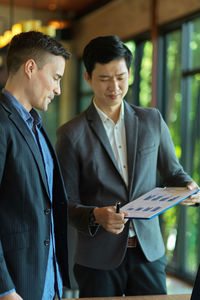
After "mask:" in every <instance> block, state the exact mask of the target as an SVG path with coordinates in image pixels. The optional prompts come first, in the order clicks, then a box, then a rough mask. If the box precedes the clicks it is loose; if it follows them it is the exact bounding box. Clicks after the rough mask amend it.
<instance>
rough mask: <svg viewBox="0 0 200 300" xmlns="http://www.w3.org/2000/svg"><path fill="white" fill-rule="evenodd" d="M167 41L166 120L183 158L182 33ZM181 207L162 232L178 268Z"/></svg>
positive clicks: (169, 256)
mask: <svg viewBox="0 0 200 300" xmlns="http://www.w3.org/2000/svg"><path fill="white" fill-rule="evenodd" d="M165 39H166V45H167V48H166V76H165V77H166V81H165V85H166V87H165V89H166V100H167V101H166V103H164V107H165V109H164V110H165V120H166V122H167V124H168V127H169V130H170V133H171V136H172V139H173V142H174V145H175V149H176V154H177V156H178V158H180V157H181V147H180V145H181V140H180V119H181V103H182V97H181V31H175V32H172V33H169V34H167V35H166V37H165ZM178 214H179V206H178V205H177V206H175V207H173V208H171V209H169V210H168V211H166V212H165V213H164V214H162V216H161V218H162V232H163V238H164V243H165V247H166V256H167V260H168V265H170V266H171V267H173V268H176V267H177V265H178V261H177V256H176V253H175V252H176V251H175V249H176V246H177V245H176V244H177V229H178Z"/></svg>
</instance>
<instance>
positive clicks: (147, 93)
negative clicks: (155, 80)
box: [139, 41, 153, 107]
mask: <svg viewBox="0 0 200 300" xmlns="http://www.w3.org/2000/svg"><path fill="white" fill-rule="evenodd" d="M152 51H153V48H152V43H151V42H150V41H147V42H146V43H145V46H144V54H143V58H142V65H141V71H140V96H139V98H140V105H141V106H145V107H148V106H150V103H151V81H152V79H151V72H152Z"/></svg>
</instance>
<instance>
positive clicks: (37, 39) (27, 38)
mask: <svg viewBox="0 0 200 300" xmlns="http://www.w3.org/2000/svg"><path fill="white" fill-rule="evenodd" d="M47 54H53V55H58V56H62V57H64V58H65V59H66V60H68V59H69V57H70V53H69V52H68V51H67V50H66V49H65V48H64V47H63V46H62V45H61V44H60V43H59V42H58V41H56V40H55V39H53V38H51V37H50V36H48V35H45V34H43V33H41V32H39V31H29V32H23V33H20V34H17V35H15V36H14V37H13V38H12V40H11V42H10V44H9V47H8V52H7V61H6V63H7V71H8V74H15V73H16V72H17V71H18V69H19V68H20V67H21V65H22V64H24V63H25V62H26V61H27V60H28V59H34V60H35V62H36V64H37V65H38V67H39V68H42V67H43V66H44V64H45V63H46V61H45V57H46V56H47Z"/></svg>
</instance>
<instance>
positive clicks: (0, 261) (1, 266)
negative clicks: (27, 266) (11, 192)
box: [0, 126, 15, 294]
mask: <svg viewBox="0 0 200 300" xmlns="http://www.w3.org/2000/svg"><path fill="white" fill-rule="evenodd" d="M0 141H1V146H0V194H1V186H2V184H3V183H2V182H3V173H4V168H5V163H6V155H7V141H6V138H5V130H4V128H2V127H1V126H0ZM0 209H1V197H0ZM14 288H15V286H14V284H13V281H12V278H11V276H10V274H9V271H8V268H7V265H6V261H5V257H4V251H3V245H2V239H1V233H0V294H2V293H4V292H7V291H10V290H12V289H14Z"/></svg>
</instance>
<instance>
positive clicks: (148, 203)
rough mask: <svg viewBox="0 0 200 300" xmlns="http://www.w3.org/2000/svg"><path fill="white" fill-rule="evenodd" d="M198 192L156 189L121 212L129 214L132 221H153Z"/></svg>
mask: <svg viewBox="0 0 200 300" xmlns="http://www.w3.org/2000/svg"><path fill="white" fill-rule="evenodd" d="M198 191H199V189H198V188H197V189H194V190H188V189H187V188H185V187H166V188H155V189H153V190H151V191H150V192H148V193H146V194H144V195H142V196H141V197H139V198H137V199H135V200H134V201H132V202H129V203H128V204H126V205H124V206H123V207H121V209H120V211H121V212H126V213H128V217H127V218H130V219H151V218H153V217H155V216H157V215H159V214H161V213H163V212H164V211H166V210H167V209H169V208H171V207H173V206H174V205H176V204H178V203H180V202H181V201H183V200H185V199H186V198H188V197H189V196H191V195H192V194H195V193H197V192H198Z"/></svg>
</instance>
